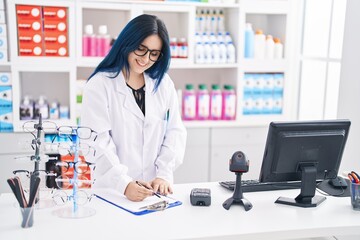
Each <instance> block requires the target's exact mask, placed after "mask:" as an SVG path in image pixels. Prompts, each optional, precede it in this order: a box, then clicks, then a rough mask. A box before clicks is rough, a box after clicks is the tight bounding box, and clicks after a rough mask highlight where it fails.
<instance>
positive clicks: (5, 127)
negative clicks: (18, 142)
mask: <svg viewBox="0 0 360 240" xmlns="http://www.w3.org/2000/svg"><path fill="white" fill-rule="evenodd" d="M13 131H14V124H13V111H12V107H0V132H13Z"/></svg>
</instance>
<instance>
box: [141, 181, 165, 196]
mask: <svg viewBox="0 0 360 240" xmlns="http://www.w3.org/2000/svg"><path fill="white" fill-rule="evenodd" d="M136 184H137V185H139V186H140V187H144V188H146V189H148V190H152V189H150V188H148V187H147V186H145V185H142V184H141V183H140V182H139V181H136ZM153 194H154V195H155V196H157V197H158V198H161V196H160V195H159V194H157V193H156V192H153Z"/></svg>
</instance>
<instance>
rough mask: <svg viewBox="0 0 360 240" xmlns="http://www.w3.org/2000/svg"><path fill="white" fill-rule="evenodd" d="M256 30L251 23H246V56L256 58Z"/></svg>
mask: <svg viewBox="0 0 360 240" xmlns="http://www.w3.org/2000/svg"><path fill="white" fill-rule="evenodd" d="M254 36H255V34H254V30H253V29H252V25H251V23H246V25H245V49H244V57H245V58H254Z"/></svg>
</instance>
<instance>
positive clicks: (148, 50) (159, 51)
mask: <svg viewBox="0 0 360 240" xmlns="http://www.w3.org/2000/svg"><path fill="white" fill-rule="evenodd" d="M140 47H142V48H145V49H146V52H145V53H144V54H139V53H137V52H136V51H138V50H139V48H140ZM133 52H134V54H135V55H136V56H139V57H143V56H145V55H146V54H147V53H148V52H150V54H149V59H150V61H152V62H158V61H160V60H161V59H162V57H163V55H164V54H163V53H162V52H161V50H155V49H153V50H151V49H149V48H148V47H146V46H144V45H142V44H140V45H139V47H138V48H137V49H135V50H134V51H133ZM153 52H158V53H159V56H158V57H157V59H156V60H153V59H151V57H152V55H151V54H152V53H153Z"/></svg>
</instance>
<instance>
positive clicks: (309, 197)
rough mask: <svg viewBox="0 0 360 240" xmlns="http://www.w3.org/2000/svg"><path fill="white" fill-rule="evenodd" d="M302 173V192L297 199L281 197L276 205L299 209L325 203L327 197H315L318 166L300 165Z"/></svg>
mask: <svg viewBox="0 0 360 240" xmlns="http://www.w3.org/2000/svg"><path fill="white" fill-rule="evenodd" d="M299 169H300V171H301V192H300V194H299V195H298V196H297V197H296V198H295V199H293V198H287V197H279V198H278V199H277V200H276V201H275V203H279V204H285V205H291V206H297V207H304V208H310V207H317V206H318V205H319V204H320V203H322V202H323V201H325V199H326V197H322V196H315V191H316V172H317V169H316V165H315V164H311V163H310V164H309V163H303V164H300V165H299Z"/></svg>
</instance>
